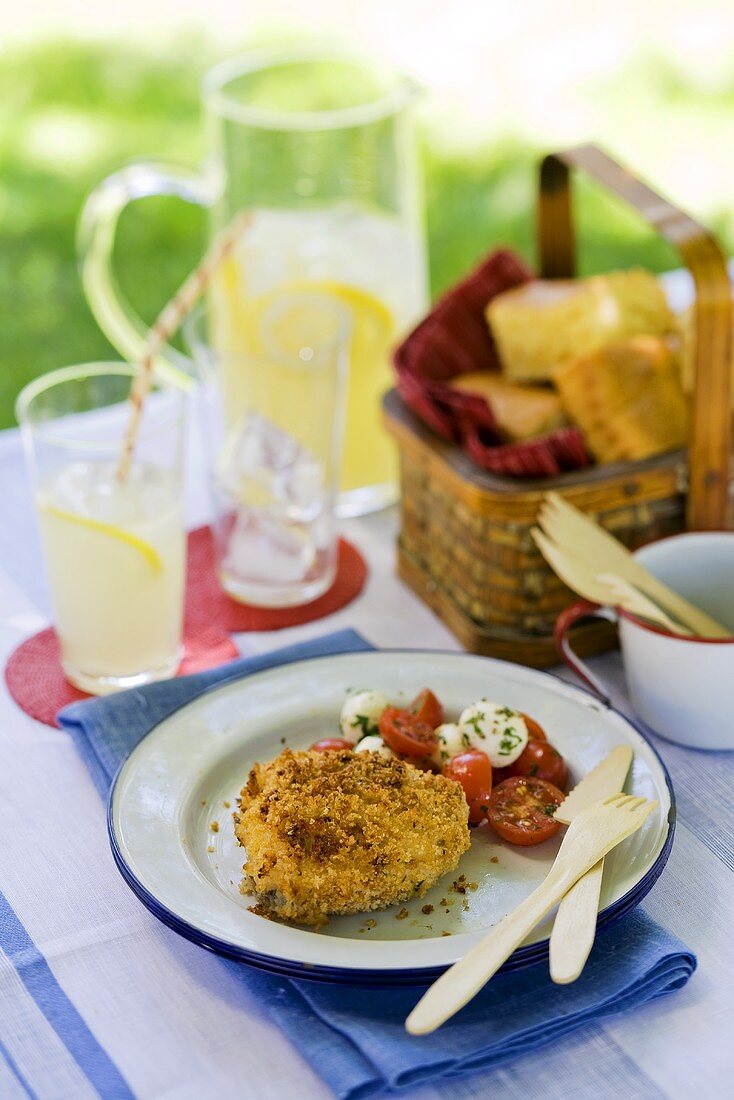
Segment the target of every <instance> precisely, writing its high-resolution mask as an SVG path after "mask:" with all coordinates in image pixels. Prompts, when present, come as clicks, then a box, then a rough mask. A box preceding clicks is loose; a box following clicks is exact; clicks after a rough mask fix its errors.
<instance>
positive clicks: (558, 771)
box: [506, 741, 568, 791]
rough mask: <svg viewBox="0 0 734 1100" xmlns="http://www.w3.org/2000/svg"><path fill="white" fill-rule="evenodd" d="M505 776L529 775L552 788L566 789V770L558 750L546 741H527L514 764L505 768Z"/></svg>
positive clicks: (564, 762)
mask: <svg viewBox="0 0 734 1100" xmlns="http://www.w3.org/2000/svg"><path fill="white" fill-rule="evenodd" d="M506 771H507V775H508V776H511V775H529V776H532V778H534V779H545V781H546V783H552V784H553V786H554V787H558V789H559V790H561V791H565V790H566V788H567V787H568V768H567V767H566V761H565V760H564V759H563V757H562V756H561V754H560V752H559V751H558V749H554V748H553V746H552V745H550V744H548V742H547V741H528V743H527V745H526V746H525V748H524V749H523V751H522V752H521V753H520V755H519V756H518V758H517V760H516V761H515V762H514V764H509V765H508V767H507V768H506Z"/></svg>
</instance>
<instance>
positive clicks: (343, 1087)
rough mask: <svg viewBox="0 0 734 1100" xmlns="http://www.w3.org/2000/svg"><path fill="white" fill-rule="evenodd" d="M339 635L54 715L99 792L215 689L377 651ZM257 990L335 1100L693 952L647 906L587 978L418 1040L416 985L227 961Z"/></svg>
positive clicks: (511, 998)
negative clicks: (349, 981)
mask: <svg viewBox="0 0 734 1100" xmlns="http://www.w3.org/2000/svg"><path fill="white" fill-rule="evenodd" d="M371 648H372V647H371V646H369V645H368V644H367V643H366V642H365V641H364V639H363V638H361V637H360V636H359V634H356V633H355V632H354V631H349V630H347V631H341V632H339V633H337V634H330V635H328V636H327V637H324V638H320V639H317V640H315V641H310V642H305V643H302V644H300V645H294V646H289V647H288V648H287V649H281V650H279V651H278V652H277V653H270V654H267V655H265V656H260V657H247V658H243V659H240V660H237V661H233V662H232V663H231V664H228V665H224V666H223V667H221V668H218V669H214V670H211V671H208V672H203V673H199V674H197V675H195V676H188V677H183V678H181V679H179V680H169V681H166V682H165V683H161V684H154V685H150V686H148V687H145V688H140V689H136V690H133V691H128V692H125V693H122V694H119V695H113V696H109V697H107V698H105V699H95V700H90V701H89V702H83V703H74V704H72V705H71V706H69V707H67V708H66V709H65V710H63V711H62V712H61V714H60V715H59V721H60V723H61V726H62V727H63V728H64V729H65V730H67V731H68V732H69V733H70V734H71V736H72V737H73V738H74V740H75V742H76V745H77V747H78V749H79V752H80V753H81V755H82V757H83V759H84V761H85V763H86V764H87V767H88V768H89V770H90V772H91V774H92V776H93V778H94V781H95V783H96V785H97V787H98V789H99V791H100V793H102V794H103V795H104V794H106V792H107V790H108V788H109V786H110V782H111V780H112V777H113V776H114V774H115V772H116V771H117V769H118V767H119V765H120V764H121V763H122V761H123V760H124V759H125V758H126V756H127V755H128V754H129V753H130V751H131V750H132V749H133V748H134V747H135V745H137V743H138V742H139V741H140V739H141V738H142V737H144V736H145V734H146V733H148V731H149V730H150V729H152V727H153V726H155V725H156V724H157V723H158V722H160V721H161V720H162V719H163V718H165V717H166V716H167V715H168V714H170V713H171V712H172V711H174V710H176V709H178V708H179V707H180V706H182V705H183V704H184V703H187V702H188V701H189V700H191V699H194V698H195V697H196V696H198V695H200V694H201V692H202V691H203V690H205V689H206V688H208V687H210V686H211V685H212V684H221V683H226V682H228V681H231V680H235V679H238V678H239V677H243V676H247V675H249V674H250V673H252V672H259V671H261V670H262V669H265V668H271V667H273V666H276V665H282V664H287V663H291V662H293V661H299V660H302V659H303V658H306V657H317V656H324V655H327V654H333V653H345V652H354V651H366V650H369V649H371ZM221 965H223V966H227V967H228V968H229V969H230V970H231V971H232V972H233V973H235V974H237V976H238V978H239V979H240V980H241V981H243V982H244V983H245V984H246V985H247V987H248V989H249V990H250V991H251V992H252V993H253V994H254V995H255V997H256V998H257V1000H258V1002H259V1003H260V1004H262V1005H263V1006H264V1008H265V1011H267V1012H268V1013H269V1014H270V1016H271V1017H272V1018H273V1019H274V1020H275V1021H276V1022H277V1023H278V1024H279V1026H280V1027H281V1028H282V1029H283V1031H284V1032H285V1033H286V1035H287V1036H288V1038H289V1039H290V1040H291V1042H292V1043H293V1044H294V1046H296V1047H297V1048H298V1050H299V1051H300V1052H301V1054H302V1055H303V1056H304V1057H305V1058H306V1059H307V1060H308V1061H309V1062H310V1063H311V1065H312V1066H313V1067H314V1069H315V1070H316V1072H317V1073H318V1074H320V1076H321V1077H322V1078H323V1079H324V1080H325V1081H326V1082H327V1084H328V1085H329V1086H330V1087H331V1088H332V1090H333V1091H334V1093H335V1095H336V1096H337V1097H339V1100H363V1098H365V1097H369V1096H374V1095H377V1094H378V1093H385V1092H387V1093H390V1092H400V1091H402V1090H404V1089H407V1088H410V1087H414V1086H417V1085H419V1084H425V1083H427V1082H430V1081H436V1080H438V1079H440V1078H456V1077H459V1076H462V1075H464V1074H467V1073H471V1072H476V1071H477V1070H480V1069H488V1068H491V1067H494V1066H497V1065H499V1064H500V1063H502V1062H505V1061H507V1060H508V1059H510V1058H512V1057H513V1056H515V1055H517V1054H526V1053H528V1052H529V1051H531V1050H534V1049H536V1048H537V1047H540V1046H543V1045H544V1044H545V1043H549V1042H551V1041H552V1040H554V1039H556V1038H558V1037H560V1036H562V1035H565V1034H566V1033H567V1032H570V1031H573V1030H575V1029H576V1028H579V1027H581V1026H583V1025H584V1024H587V1023H591V1022H592V1021H597V1020H600V1019H602V1018H604V1017H606V1016H610V1015H613V1014H614V1013H618V1012H623V1011H625V1010H626V1009H628V1008H634V1007H636V1006H638V1005H642V1004H645V1003H646V1002H647V1001H651V1000H653V999H654V998H656V997H660V996H662V995H663V994H665V993H669V992H671V991H672V990H674V989H679V988H680V987H681V986H683V985H685V983H686V982H687V981H688V979H689V977H690V976H691V974H692V973H693V971H694V969H695V967H696V959H695V956H694V955H693V954H692V953H691V952H690V951H689V950H688V949H687V948H686V947H685V945H684V944H682V943H681V942H680V941H679V940H678V939H676V938H675V937H674V936H672V935H670V934H669V933H668V932H666V931H665V930H664V929H662V928H660V927H659V926H658V925H657V924H655V923H654V922H653V921H652V920H650V918H649V917H647V916H646V915H645V914H644V913H643V912H642V911H641V910H639V909H637V910H636V911H635V912H633V913H631V914H629V915H628V916H627V917H625V918H624V920H621V921H619V922H618V923H617V924H615V925H614V926H613V927H612V928H611V929H609V930H607V931H605V932H604V934H603V935H601V936H599V938H598V940H597V942H596V944H595V947H594V950H593V952H592V955H591V958H590V960H589V962H588V964H587V966H586V969H585V970H584V973H583V975H582V976H581V978H580V979H579V980H578V981H577V982H574V984H573V985H570V986H557V985H554V984H553V983H552V982H551V980H550V978H549V976H548V969H547V964H545V963H539V964H537V965H535V966H531V967H528V968H526V969H525V970H521V971H516V972H514V973H509V974H500V975H498V976H497V977H495V978H494V979H493V980H492V982H491V983H490V985H488V986H487V988H486V989H485V990H484V991H483V992H482V993H480V994H479V996H477V997H476V998H475V999H474V1000H473V1001H472V1002H471V1004H469V1005H468V1006H467V1007H466V1008H465V1009H463V1010H462V1012H461V1013H460V1014H459V1015H458V1016H457V1017H456V1018H455V1019H454V1020H453V1021H451V1022H449V1023H448V1024H446V1025H445V1026H444V1027H443V1028H441V1029H440V1030H439V1031H437V1032H435V1033H434V1034H433V1035H429V1036H425V1037H421V1038H414V1037H411V1036H409V1035H408V1034H407V1032H406V1031H405V1029H404V1027H403V1022H404V1020H405V1017H406V1016H407V1015H408V1012H409V1011H410V1009H411V1008H412V1007H413V1006H414V1005H415V1003H416V1001H417V1000H418V998H419V996H420V994H421V990H420V989H418V988H407V989H403V988H391V989H389V990H384V989H357V988H349V987H345V986H337V985H333V986H330V985H322V984H319V983H317V982H307V981H293V980H290V979H288V978H279V977H275V976H273V975H270V974H266V973H264V972H262V971H258V970H255V969H253V968H250V967H248V966H245V965H242V964H238V963H233V962H231V961H228V960H224V959H222V960H221Z"/></svg>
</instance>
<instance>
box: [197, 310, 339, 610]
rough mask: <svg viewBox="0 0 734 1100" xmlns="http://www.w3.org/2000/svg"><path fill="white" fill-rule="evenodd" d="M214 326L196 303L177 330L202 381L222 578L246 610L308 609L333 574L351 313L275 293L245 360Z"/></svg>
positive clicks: (239, 349) (214, 526)
mask: <svg viewBox="0 0 734 1100" xmlns="http://www.w3.org/2000/svg"><path fill="white" fill-rule="evenodd" d="M213 321H214V317H213V313H212V309H211V307H207V306H204V305H201V306H199V307H198V308H197V309H196V310H194V312H193V313H192V314H191V315H190V316H189V317H188V318H187V319H186V322H185V324H184V328H185V331H186V335H187V339H188V343H189V346H190V348H191V351H192V354H193V357H194V361H195V363H196V366H197V370H198V374H199V378H200V381H201V386H200V393H199V402H198V405H199V411H200V415H201V419H202V423H203V428H204V436H205V444H206V450H207V452H208V456H209V463H210V484H211V490H212V503H213V522H212V530H213V534H214V544H215V552H216V562H217V568H218V571H219V577H220V579H221V583H222V586H223V587H224V589H225V591H226V592H228V593H229V594H230V595H231V596H232V597H234V599H236V600H239V601H241V602H243V603H249V604H254V605H256V606H261V607H287V606H291V605H295V604H302V603H306V602H308V601H310V600H313V599H315V598H316V597H317V596H319V595H321V593H322V592H324V591H326V589H327V588H329V587H330V585H331V583H332V581H333V579H334V575H335V571H336V531H335V520H334V504H335V499H336V493H337V488H338V480H339V461H340V457H341V449H342V440H343V428H344V404H345V401H344V398H345V387H346V381H347V370H348V354H349V339H350V318H349V314H348V312H347V311H346V310H345V309H344V307H343V306H341V305H340V304H339V303H338V302H337V301H335V300H334V299H333V298H331V297H329V296H326V295H320V294H315V293H312V292H309V291H303V292H292V293H289V294H282V295H276V296H274V297H273V298H272V299H270V300H269V302H268V304H267V307H266V308H265V309H264V311H263V313H262V315H261V316H260V317H259V318H258V322H257V325H255V326H253V328H252V330H251V331H250V333H249V339H248V348H249V351H248V353H247V354H244V353H243V351H242V347H241V345H238V346H237V347H235V348H234V349H231V350H227V349H226V348H222V346H221V345H220V344H217V346H216V347H214V346H212V343H211V338H210V333H211V330H212V325H213Z"/></svg>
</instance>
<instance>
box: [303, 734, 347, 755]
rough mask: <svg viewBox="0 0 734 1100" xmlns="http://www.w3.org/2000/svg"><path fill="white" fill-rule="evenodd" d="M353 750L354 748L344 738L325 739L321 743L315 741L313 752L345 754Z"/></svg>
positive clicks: (312, 747)
mask: <svg viewBox="0 0 734 1100" xmlns="http://www.w3.org/2000/svg"><path fill="white" fill-rule="evenodd" d="M352 748H354V746H353V745H352V744H351V743H350V742H349V741H345V740H344V738H342V737H323V738H322V739H321V741H314V743H313V745H312V746H311V752H343V751H344V749H352Z"/></svg>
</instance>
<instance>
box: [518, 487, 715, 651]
mask: <svg viewBox="0 0 734 1100" xmlns="http://www.w3.org/2000/svg"><path fill="white" fill-rule="evenodd" d="M538 522H539V524H540V526H541V527H542V529H543V531H544V532H545V534H546V535H548V536H549V537H550V538H551V539H552V540H553V542H555V543H556V545H557V546H559V547H561V548H562V549H565V550H566V551H567V552H568V553H572V554H573V555H574V556H575V557H576V558H584V559H585V560H586V562H587V564H588V565H590V566H591V565H593V567H594V569H595V570H596V571H597V572H609V573H616V574H617V575H618V576H620V577H622V578H623V579H624V580H627V581H629V582H630V583H631V584H633V585H634V586H635V588H637V589H640V590H641V591H642V592H644V593H646V594H647V595H648V596H651V597H652V598H653V599H654V600H655V602H656V603H657V604H659V605H660V606H661V607H662V608H663V609H664V610H665V611H667V612H669V613H670V614H671V615H674V616H675V617H676V619H678V620H679V622H681V623H682V624H683V625H684V626H687V627H689V628H690V629H689V630H688V631H686V633H689V634H699V635H701V637H704V638H730V637H731V631H730V630H727V629H726V627H724V626H722V624H721V623H719V622H717V621H716V619H714V618H712V617H711V616H710V615H708V614H707V613H706V612H705V611H702V610H701V609H700V608H699V607H696V606H695V605H694V604H692V603H690V602H689V601H688V600H686V599H685V598H684V597H683V596H681V595H679V593H678V592H675V591H674V590H673V589H672V588H669V587H668V585H667V584H664V583H663V582H662V581H660V580H658V578H657V577H654V576H653V575H652V573H650V572H649V571H648V570H647V569H645V567H644V566H643V565H642V564H641V563H640V562H638V561H637V560H636V559H635V558H634V557H633V555H632V553H631V552H630V551H629V550H628V549H627V547H626V546H623V545H622V543H621V542H619V540H618V539H615V537H614V535H611V534H610V533H609V532H608V531H606V530H605V529H604V528H603V527H601V526H600V525H599V524H598V523H596V522H595V521H594V520H593V519H592V518H591V517H590V516H587V515H585V514H584V513H583V512H580V511H579V509H578V508H576V507H574V505H573V504H570V503H569V502H568V501H567V500H565V499H564V498H563V497H562V496H560V495H559V494H558V493H554V492H549V493H546V495H545V499H544V502H543V504H542V505H541V508H540V511H539V513H538Z"/></svg>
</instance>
